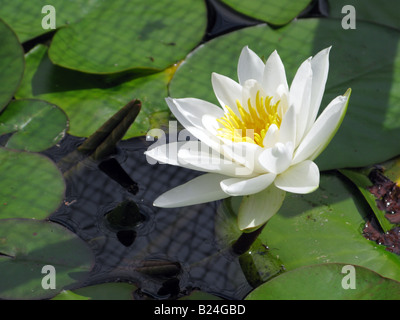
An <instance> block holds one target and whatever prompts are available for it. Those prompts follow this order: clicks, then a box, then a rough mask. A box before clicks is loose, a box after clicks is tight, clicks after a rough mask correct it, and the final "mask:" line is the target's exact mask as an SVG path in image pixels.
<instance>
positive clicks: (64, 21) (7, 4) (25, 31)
mask: <svg viewBox="0 0 400 320" xmlns="http://www.w3.org/2000/svg"><path fill="white" fill-rule="evenodd" d="M104 2H105V1H104V0H91V1H86V0H73V1H63V0H30V1H24V0H14V1H8V0H0V7H1V11H0V17H1V18H2V19H4V21H6V22H7V23H8V24H9V25H10V26H11V27H12V28H13V30H15V32H16V33H17V35H18V38H19V39H20V41H21V42H24V41H27V40H29V39H32V38H34V37H37V36H39V35H42V34H44V33H47V32H51V31H53V30H52V29H44V28H43V27H42V19H43V18H45V17H46V15H47V14H48V13H49V11H48V10H44V11H45V13H42V9H43V7H44V6H46V5H51V6H53V7H54V9H55V22H56V27H57V28H61V27H64V26H67V25H68V24H70V23H72V22H75V21H77V20H80V19H81V18H82V17H84V16H85V15H87V14H88V13H89V12H91V11H92V10H93V9H95V8H97V7H99V6H100V5H101V4H102V3H104ZM45 9H46V8H45Z"/></svg>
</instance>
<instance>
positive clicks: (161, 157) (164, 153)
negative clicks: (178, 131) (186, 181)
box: [144, 142, 183, 166]
mask: <svg viewBox="0 0 400 320" xmlns="http://www.w3.org/2000/svg"><path fill="white" fill-rule="evenodd" d="M182 144H183V142H171V143H164V144H162V145H157V143H154V145H152V146H150V147H149V149H148V150H147V151H145V152H144V154H145V155H146V157H149V158H151V159H153V160H156V161H158V162H160V163H166V164H170V165H173V166H180V164H179V162H178V149H179V148H180V147H181V146H182Z"/></svg>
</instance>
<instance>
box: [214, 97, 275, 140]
mask: <svg viewBox="0 0 400 320" xmlns="http://www.w3.org/2000/svg"><path fill="white" fill-rule="evenodd" d="M271 100H272V97H265V99H264V97H263V96H260V91H257V94H256V101H255V102H256V103H255V107H253V106H252V104H251V100H250V99H249V100H248V101H247V106H248V110H249V111H247V110H246V109H245V108H243V107H242V105H241V104H240V102H239V100H236V105H237V107H238V110H239V114H240V116H239V115H237V114H236V113H235V112H233V111H232V109H231V108H229V107H228V106H226V109H227V110H228V112H226V113H225V115H224V116H223V117H222V118H220V119H217V121H218V122H219V123H220V124H221V125H222V126H223V127H221V128H219V129H218V131H219V134H218V136H220V137H223V138H225V139H228V140H231V141H233V142H250V143H254V144H258V145H259V146H261V147H263V146H264V145H263V140H264V137H265V135H266V134H267V131H268V128H269V127H270V126H271V125H272V124H275V125H276V126H277V127H278V128H279V127H280V125H281V122H282V119H281V116H280V115H279V114H278V104H279V102H280V101H277V102H276V103H275V104H271Z"/></svg>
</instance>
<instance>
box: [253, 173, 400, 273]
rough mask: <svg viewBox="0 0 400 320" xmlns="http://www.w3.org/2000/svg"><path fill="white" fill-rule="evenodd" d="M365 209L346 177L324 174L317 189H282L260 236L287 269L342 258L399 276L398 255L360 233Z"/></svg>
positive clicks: (364, 203)
mask: <svg viewBox="0 0 400 320" xmlns="http://www.w3.org/2000/svg"><path fill="white" fill-rule="evenodd" d="M369 210H370V209H369V208H368V205H367V203H366V202H365V200H364V198H363V197H362V196H361V195H360V196H359V195H358V194H356V193H354V187H353V185H352V184H351V183H350V182H347V181H343V179H340V178H338V177H337V176H336V175H334V174H323V175H322V176H321V183H320V187H319V189H318V190H317V191H315V192H313V193H311V194H307V195H296V194H287V196H286V199H285V201H284V203H283V206H282V208H281V209H280V210H279V211H278V213H277V214H276V215H275V216H273V217H272V218H271V219H270V220H269V221H268V223H267V226H266V227H265V228H264V230H263V231H262V233H261V235H260V236H259V239H260V240H261V241H262V242H263V243H264V244H266V245H268V247H269V248H270V250H271V252H272V253H273V254H276V255H277V256H279V259H280V260H281V261H282V263H283V264H284V266H285V268H286V270H293V269H296V268H299V267H302V266H307V265H312V264H320V263H345V264H354V265H359V266H363V267H365V268H368V269H371V270H373V271H375V272H378V273H379V274H381V275H382V276H384V277H387V278H391V279H394V280H400V257H399V256H397V255H396V254H394V253H391V252H388V251H386V250H385V247H384V246H380V245H378V244H376V243H375V242H373V241H369V240H367V239H365V238H364V237H363V235H362V229H363V227H364V225H365V221H366V219H367V216H368V213H369Z"/></svg>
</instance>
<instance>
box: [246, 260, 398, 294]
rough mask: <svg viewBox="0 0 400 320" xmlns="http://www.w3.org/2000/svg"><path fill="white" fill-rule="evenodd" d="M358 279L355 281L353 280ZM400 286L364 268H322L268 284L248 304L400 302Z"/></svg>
mask: <svg viewBox="0 0 400 320" xmlns="http://www.w3.org/2000/svg"><path fill="white" fill-rule="evenodd" d="M353 275H354V278H353V279H351V277H352V276H353ZM398 299H400V283H399V282H397V281H393V280H391V279H387V278H384V277H382V276H381V275H379V274H378V273H376V272H373V271H371V270H368V269H366V268H362V267H360V266H352V265H344V264H336V263H333V264H320V265H314V266H308V267H303V268H298V269H295V270H292V271H289V272H286V273H283V274H282V275H280V276H278V277H276V278H274V279H272V280H270V281H268V282H266V283H264V284H263V285H261V286H260V287H258V288H256V289H255V290H254V291H252V292H251V293H250V294H249V295H248V296H247V297H246V300H398Z"/></svg>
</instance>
